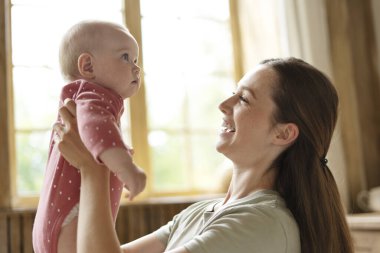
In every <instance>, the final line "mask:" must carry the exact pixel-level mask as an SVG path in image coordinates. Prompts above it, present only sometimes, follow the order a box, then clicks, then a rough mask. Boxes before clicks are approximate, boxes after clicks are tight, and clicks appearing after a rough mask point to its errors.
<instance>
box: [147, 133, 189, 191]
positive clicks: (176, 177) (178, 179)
mask: <svg viewBox="0 0 380 253" xmlns="http://www.w3.org/2000/svg"><path fill="white" fill-rule="evenodd" d="M149 144H150V145H151V150H152V152H151V154H152V159H151V160H152V165H153V168H154V171H153V189H154V190H155V191H184V190H187V189H188V188H189V180H188V174H187V166H188V165H189V164H188V162H189V161H188V160H189V159H188V157H187V156H186V155H187V154H186V153H187V152H186V148H185V147H186V146H185V145H186V140H185V139H184V137H183V136H181V135H178V134H168V133H167V132H164V131H152V132H150V134H149Z"/></svg>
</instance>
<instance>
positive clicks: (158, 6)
mask: <svg viewBox="0 0 380 253" xmlns="http://www.w3.org/2000/svg"><path fill="white" fill-rule="evenodd" d="M157 10H159V11H157ZM141 14H142V16H143V17H146V16H149V17H154V18H162V17H181V18H184V17H207V18H213V19H214V18H215V19H220V20H228V19H229V16H230V14H229V6H228V1H225V0H224V1H222V0H159V1H157V0H141Z"/></svg>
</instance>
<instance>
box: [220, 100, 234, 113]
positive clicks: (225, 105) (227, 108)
mask: <svg viewBox="0 0 380 253" xmlns="http://www.w3.org/2000/svg"><path fill="white" fill-rule="evenodd" d="M232 99H233V96H231V97H229V98H227V99H225V100H224V101H223V102H222V103H220V104H219V110H220V111H221V112H222V113H224V114H228V113H229V112H231V109H232V103H231V102H232Z"/></svg>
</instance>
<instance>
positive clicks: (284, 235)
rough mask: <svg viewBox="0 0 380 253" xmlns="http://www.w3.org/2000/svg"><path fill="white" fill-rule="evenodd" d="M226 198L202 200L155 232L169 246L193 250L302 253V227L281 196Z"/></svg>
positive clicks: (265, 192)
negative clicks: (227, 199) (300, 230)
mask: <svg viewBox="0 0 380 253" xmlns="http://www.w3.org/2000/svg"><path fill="white" fill-rule="evenodd" d="M222 202H223V199H214V200H207V201H201V202H198V203H195V204H193V205H191V206H190V207H188V208H186V209H185V210H183V211H182V212H181V213H179V214H178V215H176V216H175V217H174V218H173V220H172V221H170V222H169V223H168V224H166V225H165V226H162V227H161V228H160V229H158V230H157V231H155V232H154V234H155V235H156V236H157V237H158V238H159V239H160V240H161V241H162V242H163V243H164V244H166V245H167V248H166V250H170V249H174V248H177V247H180V246H185V248H186V249H187V250H188V251H189V252H191V253H201V252H202V253H223V252H226V253H227V252H228V253H245V252H259V253H271V252H273V253H281V252H283V253H299V252H301V245H300V238H299V232H298V226H297V223H296V221H295V220H294V217H293V215H292V214H291V212H290V211H289V210H288V209H287V208H286V205H285V202H284V200H283V199H282V198H281V197H280V195H279V194H278V193H277V192H275V191H271V190H259V191H256V192H254V193H252V194H250V195H249V196H247V197H244V198H242V199H238V200H235V201H232V202H230V203H228V204H225V205H223V206H220V207H219V208H218V209H217V210H216V211H214V208H215V206H217V205H221V203H222Z"/></svg>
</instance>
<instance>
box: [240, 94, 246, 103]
mask: <svg viewBox="0 0 380 253" xmlns="http://www.w3.org/2000/svg"><path fill="white" fill-rule="evenodd" d="M239 99H240V100H241V101H243V102H244V103H247V104H248V100H247V99H246V98H245V97H244V96H242V95H239Z"/></svg>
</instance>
